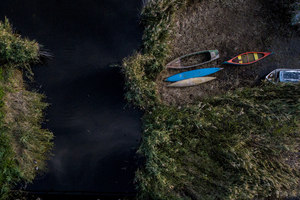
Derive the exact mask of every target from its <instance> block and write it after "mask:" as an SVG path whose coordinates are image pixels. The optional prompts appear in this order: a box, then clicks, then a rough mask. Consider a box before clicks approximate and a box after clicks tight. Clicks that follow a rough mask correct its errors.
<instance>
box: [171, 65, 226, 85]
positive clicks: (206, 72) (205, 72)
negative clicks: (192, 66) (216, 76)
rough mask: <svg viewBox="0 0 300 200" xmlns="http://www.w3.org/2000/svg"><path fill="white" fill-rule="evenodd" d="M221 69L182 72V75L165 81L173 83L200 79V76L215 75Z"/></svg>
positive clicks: (176, 75)
mask: <svg viewBox="0 0 300 200" xmlns="http://www.w3.org/2000/svg"><path fill="white" fill-rule="evenodd" d="M222 69H223V68H203V69H196V70H191V71H187V72H182V73H179V74H175V75H173V76H170V77H168V78H166V81H169V82H175V81H181V80H184V79H188V78H196V77H202V76H206V75H209V74H213V73H216V72H218V71H220V70H222Z"/></svg>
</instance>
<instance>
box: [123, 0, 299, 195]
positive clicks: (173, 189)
mask: <svg viewBox="0 0 300 200" xmlns="http://www.w3.org/2000/svg"><path fill="white" fill-rule="evenodd" d="M289 3H294V2H292V1H291V2H288V3H287V2H286V4H281V3H280V2H279V1H275V2H274V1H268V0H266V1H262V2H259V1H255V3H253V2H252V1H251V2H250V1H247V0H244V1H239V2H237V1H234V0H228V1H223V2H219V1H209V2H208V1H201V2H195V1H171V0H165V1H149V2H148V3H147V4H146V5H145V6H144V8H143V10H142V14H141V24H142V25H143V26H144V27H145V31H144V37H143V45H142V51H141V53H136V54H135V55H134V56H132V57H130V58H126V59H124V62H123V67H122V69H123V73H124V77H125V81H126V82H125V84H126V89H127V93H126V95H125V97H126V98H127V100H128V101H129V102H131V103H133V105H134V106H136V107H139V108H140V109H142V110H144V112H145V114H144V117H143V126H142V131H143V140H142V143H141V146H140V148H139V150H138V153H139V154H140V155H142V156H143V157H144V159H145V162H144V164H143V165H142V166H141V167H140V169H139V170H138V171H137V173H136V180H137V183H138V189H139V198H140V199H255V198H256V199H257V198H258V199H263V198H267V197H269V198H272V199H274V198H284V197H293V196H297V195H299V192H298V191H299V163H298V161H297V160H298V154H299V140H298V138H299V134H300V132H299V125H300V123H299V117H300V111H299V105H300V101H299V97H300V94H299V85H284V84H283V85H273V84H268V83H262V84H261V82H260V79H262V78H263V77H264V75H265V74H267V73H268V72H269V71H271V70H272V69H274V68H283V67H284V66H286V65H289V68H296V67H298V66H299V53H300V52H299V45H297V44H299V36H298V33H297V32H296V29H294V28H293V27H291V26H290V25H289V24H290V20H291V15H290V12H289V10H288V8H289ZM241 4H242V5H241ZM242 8H243V9H242ZM205 49H218V50H219V52H220V54H221V56H220V59H219V60H217V61H216V62H212V63H209V64H206V65H205V66H201V67H199V68H202V67H205V68H207V67H220V66H221V63H222V62H223V61H225V60H228V59H230V58H232V57H233V56H236V55H238V54H240V53H242V52H246V51H274V52H275V55H274V56H272V57H270V58H267V59H265V60H263V61H262V62H260V63H257V64H254V65H250V66H245V67H244V66H243V67H232V66H231V67H229V66H224V68H225V69H224V70H223V71H222V72H220V73H218V74H217V77H218V80H216V81H215V82H209V83H206V84H203V85H199V86H196V87H189V88H167V87H166V83H165V82H163V79H164V78H166V77H168V76H169V75H171V74H175V73H178V72H180V70H166V69H164V66H165V64H166V63H168V62H169V61H170V60H172V59H174V58H176V57H178V56H181V55H184V54H187V53H190V52H195V51H200V50H205ZM222 67H223V66H222ZM298 68H299V67H298ZM195 69H196V68H195ZM249 86H250V87H249Z"/></svg>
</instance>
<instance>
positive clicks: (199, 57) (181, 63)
mask: <svg viewBox="0 0 300 200" xmlns="http://www.w3.org/2000/svg"><path fill="white" fill-rule="evenodd" d="M219 57H220V56H219V52H218V50H206V51H199V52H194V53H191V54H187V55H184V56H181V57H179V58H176V59H175V60H173V61H171V62H169V63H168V64H167V65H166V67H167V68H174V69H183V68H190V67H196V66H199V65H203V64H205V63H208V62H211V61H213V60H216V59H218V58H219ZM186 62H187V63H188V64H187V65H186V64H185V63H186ZM189 63H190V64H189Z"/></svg>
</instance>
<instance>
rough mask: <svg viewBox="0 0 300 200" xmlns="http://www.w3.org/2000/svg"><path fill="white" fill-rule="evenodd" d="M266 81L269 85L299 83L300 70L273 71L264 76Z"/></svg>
mask: <svg viewBox="0 0 300 200" xmlns="http://www.w3.org/2000/svg"><path fill="white" fill-rule="evenodd" d="M266 79H267V80H268V81H270V82H271V83H277V82H291V83H300V69H275V70H273V71H271V72H270V73H269V74H268V75H267V76H266Z"/></svg>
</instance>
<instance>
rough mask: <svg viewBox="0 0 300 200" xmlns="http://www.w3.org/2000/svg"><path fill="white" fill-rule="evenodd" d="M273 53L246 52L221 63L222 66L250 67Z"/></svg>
mask: <svg viewBox="0 0 300 200" xmlns="http://www.w3.org/2000/svg"><path fill="white" fill-rule="evenodd" d="M273 53H274V52H246V53H243V54H240V55H238V56H236V57H234V58H232V59H230V60H228V61H225V62H223V63H222V64H230V65H250V64H253V63H255V62H257V61H260V60H262V59H264V58H266V57H267V56H269V55H272V54H273Z"/></svg>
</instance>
